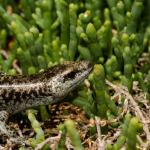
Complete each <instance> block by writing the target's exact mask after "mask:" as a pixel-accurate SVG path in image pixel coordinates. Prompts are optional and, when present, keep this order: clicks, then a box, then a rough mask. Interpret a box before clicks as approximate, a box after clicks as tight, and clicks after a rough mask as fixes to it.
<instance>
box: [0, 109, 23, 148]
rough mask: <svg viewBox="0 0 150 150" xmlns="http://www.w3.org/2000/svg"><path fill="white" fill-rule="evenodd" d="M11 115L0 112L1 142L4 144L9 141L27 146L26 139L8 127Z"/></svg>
mask: <svg viewBox="0 0 150 150" xmlns="http://www.w3.org/2000/svg"><path fill="white" fill-rule="evenodd" d="M8 117H9V114H8V113H7V111H0V140H2V141H3V142H4V141H6V140H7V139H9V140H10V141H11V142H13V143H15V144H19V145H20V144H21V145H25V144H26V142H25V139H23V138H22V137H19V136H18V135H17V134H16V132H15V131H14V130H13V129H11V128H10V127H9V126H8V125H7V123H6V122H7V120H8Z"/></svg>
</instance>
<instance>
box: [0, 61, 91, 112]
mask: <svg viewBox="0 0 150 150" xmlns="http://www.w3.org/2000/svg"><path fill="white" fill-rule="evenodd" d="M92 67H93V66H92V65H91V63H89V62H88V61H78V62H67V63H64V64H62V65H57V66H54V67H52V68H49V69H48V70H46V71H44V72H40V73H38V74H35V75H31V76H22V75H18V76H9V75H5V74H0V111H7V112H9V114H10V115H11V114H14V113H17V112H19V111H21V110H23V109H27V108H30V107H34V106H39V105H48V104H50V103H55V102H57V101H58V100H60V99H63V97H65V96H66V95H67V94H68V93H69V92H70V91H72V90H73V89H74V88H76V87H77V86H78V85H79V84H80V83H81V82H82V81H83V80H84V79H85V78H86V77H87V76H88V74H89V73H90V71H91V70H92Z"/></svg>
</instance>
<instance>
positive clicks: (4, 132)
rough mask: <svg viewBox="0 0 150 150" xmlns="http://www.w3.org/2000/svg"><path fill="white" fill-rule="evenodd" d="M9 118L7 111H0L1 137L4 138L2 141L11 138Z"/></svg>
mask: <svg viewBox="0 0 150 150" xmlns="http://www.w3.org/2000/svg"><path fill="white" fill-rule="evenodd" d="M8 117H9V114H8V113H7V111H0V137H1V138H3V139H1V140H4V138H6V137H9V136H10V133H9V131H8V128H7V127H8V126H7V124H6V121H7V120H8Z"/></svg>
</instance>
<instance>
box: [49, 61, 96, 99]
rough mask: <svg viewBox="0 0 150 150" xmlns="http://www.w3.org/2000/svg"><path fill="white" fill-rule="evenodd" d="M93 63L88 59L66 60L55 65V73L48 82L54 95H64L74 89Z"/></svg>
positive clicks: (89, 70)
mask: <svg viewBox="0 0 150 150" xmlns="http://www.w3.org/2000/svg"><path fill="white" fill-rule="evenodd" d="M92 68H93V65H92V64H91V63H90V62H89V61H77V62H66V63H64V64H62V65H59V66H56V67H55V70H57V73H56V74H55V75H54V76H53V77H52V78H51V81H50V82H49V86H50V90H51V92H52V93H53V95H54V96H55V97H58V98H59V97H60V98H61V97H64V96H66V95H67V94H68V93H69V92H70V91H72V90H73V89H75V88H76V87H77V86H78V85H79V84H80V83H81V82H82V81H83V80H84V79H85V78H86V77H87V76H88V75H89V73H90V72H91V70H92Z"/></svg>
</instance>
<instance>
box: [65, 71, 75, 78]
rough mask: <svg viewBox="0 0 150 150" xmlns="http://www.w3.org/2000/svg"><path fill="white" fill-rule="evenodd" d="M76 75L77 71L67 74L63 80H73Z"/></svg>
mask: <svg viewBox="0 0 150 150" xmlns="http://www.w3.org/2000/svg"><path fill="white" fill-rule="evenodd" d="M77 73H78V71H76V70H75V71H71V72H69V73H68V74H66V75H64V79H66V80H68V79H74V78H75V76H76V74H77Z"/></svg>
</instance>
